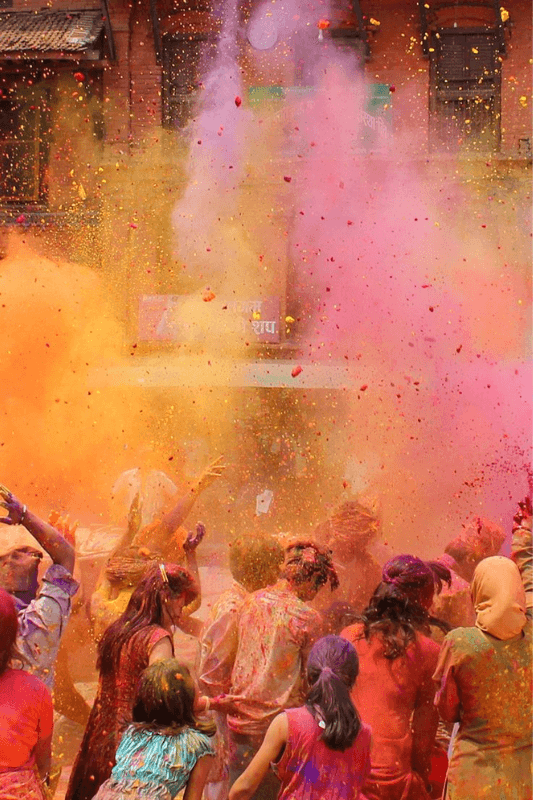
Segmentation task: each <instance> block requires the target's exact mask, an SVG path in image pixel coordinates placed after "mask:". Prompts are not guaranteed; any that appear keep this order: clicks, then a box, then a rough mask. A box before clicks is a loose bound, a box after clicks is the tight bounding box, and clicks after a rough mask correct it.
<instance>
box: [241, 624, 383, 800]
mask: <svg viewBox="0 0 533 800" xmlns="http://www.w3.org/2000/svg"><path fill="white" fill-rule="evenodd" d="M358 671H359V661H358V658H357V653H356V651H355V648H354V647H353V645H351V644H350V643H349V642H347V641H346V640H345V639H342V638H341V637H340V636H325V637H324V638H323V639H319V640H318V642H316V644H315V645H314V646H313V648H312V649H311V652H310V653H309V658H308V660H307V685H308V686H309V690H308V692H307V697H306V700H305V705H303V706H301V707H299V708H289V709H286V710H285V711H284V712H283V713H281V714H279V715H278V716H277V717H275V718H274V720H273V721H272V722H271V724H270V727H269V728H268V730H267V733H266V735H265V738H264V740H263V743H262V745H261V747H260V748H259V751H258V752H257V754H256V755H255V756H254V758H253V759H252V762H251V763H250V765H249V766H248V767H247V769H246V770H245V771H244V772H243V774H242V775H241V776H240V777H239V778H237V780H236V781H235V783H234V784H233V786H232V787H231V790H230V794H229V800H250V798H251V797H252V795H254V793H255V792H256V790H257V788H258V786H259V785H260V783H261V781H262V779H263V778H264V776H265V775H266V774H267V772H268V770H269V768H270V766H272V769H273V770H274V772H275V773H276V775H277V776H278V778H279V780H280V782H281V789H280V793H279V795H278V797H279V800H289V798H290V800H323V799H324V798H328V800H358V798H359V797H362V795H361V794H360V790H361V787H362V785H363V784H364V782H365V779H366V777H367V775H368V773H369V771H370V739H371V732H370V728H369V727H368V725H365V724H363V723H362V722H361V720H360V718H359V714H358V713H357V709H356V708H355V706H354V704H353V701H352V699H351V697H350V691H351V690H352V689H353V686H354V683H355V680H356V678H357V673H358Z"/></svg>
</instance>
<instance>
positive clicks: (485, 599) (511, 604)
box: [471, 556, 527, 641]
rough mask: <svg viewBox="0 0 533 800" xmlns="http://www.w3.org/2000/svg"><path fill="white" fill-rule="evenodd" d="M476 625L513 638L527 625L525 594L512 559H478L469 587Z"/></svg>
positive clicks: (492, 633)
mask: <svg viewBox="0 0 533 800" xmlns="http://www.w3.org/2000/svg"><path fill="white" fill-rule="evenodd" d="M471 592H472V602H473V604H474V609H475V612H476V627H478V628H480V629H481V630H482V631H485V632H486V633H490V634H491V636H495V637H496V638H497V639H502V640H504V641H505V640H507V639H513V638H514V637H515V636H518V634H519V633H521V632H522V631H523V629H524V628H525V626H526V622H527V617H526V593H525V590H524V585H523V583H522V576H521V575H520V571H519V569H518V567H517V566H516V564H515V563H514V561H511V559H510V558H505V557H504V556H492V557H491V558H485V559H484V560H483V561H481V562H480V563H479V564H478V565H477V567H476V571H475V573H474V579H473V581H472V586H471Z"/></svg>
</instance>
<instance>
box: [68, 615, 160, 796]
mask: <svg viewBox="0 0 533 800" xmlns="http://www.w3.org/2000/svg"><path fill="white" fill-rule="evenodd" d="M168 636H169V634H168V631H166V630H165V629H164V628H160V627H159V626H157V625H149V626H148V627H146V628H144V629H143V630H140V631H138V632H137V633H136V634H134V635H133V636H132V638H131V639H130V640H129V642H128V643H127V644H126V645H125V646H124V647H123V648H122V652H121V653H120V658H119V663H118V669H117V670H116V671H115V670H113V671H112V672H111V673H110V674H105V675H102V674H100V680H99V683H98V692H97V695H96V699H95V701H94V706H93V709H92V711H91V716H90V717H89V722H88V723H87V728H86V729H85V734H84V736H83V740H82V743H81V746H80V750H79V752H78V755H77V757H76V761H75V762H74V766H73V768H72V773H71V776H70V781H69V785H68V789H67V793H66V795H65V800H90V798H92V797H94V795H95V794H96V792H97V790H98V788H99V787H100V785H101V784H102V783H103V782H104V781H105V780H107V779H108V778H109V776H110V775H111V769H112V768H113V765H114V763H115V753H116V749H117V747H118V745H119V743H120V740H121V737H122V735H123V733H124V731H125V729H126V728H127V727H128V725H130V724H131V721H132V712H133V701H134V697H135V692H136V690H137V683H138V681H139V678H140V676H141V673H142V672H143V670H145V669H146V667H147V666H148V662H149V659H150V653H151V652H152V649H153V648H154V646H155V645H156V644H157V643H158V642H159V641H160V640H161V639H164V638H165V637H168Z"/></svg>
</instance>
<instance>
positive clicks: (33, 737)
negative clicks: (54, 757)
mask: <svg viewBox="0 0 533 800" xmlns="http://www.w3.org/2000/svg"><path fill="white" fill-rule="evenodd" d="M0 630H1V631H2V637H1V640H0V719H1V720H2V724H1V725H0V797H9V798H10V800H18V798H20V800H43V798H44V793H43V787H42V785H41V782H40V781H42V782H43V784H44V783H46V782H47V781H48V775H49V772H50V758H51V747H52V728H53V707H52V698H51V696H50V692H49V691H48V689H47V688H46V686H45V685H44V683H42V682H41V681H40V680H39V679H38V678H36V677H35V676H34V675H30V674H29V673H27V672H23V671H22V670H21V669H13V668H12V667H11V666H10V665H11V664H12V663H15V662H16V661H17V660H18V658H19V654H18V653H17V651H16V647H15V643H16V638H17V631H18V619H17V611H16V608H15V602H14V600H13V598H12V597H11V595H10V594H8V593H7V592H6V591H4V590H3V589H0ZM39 778H40V780H39Z"/></svg>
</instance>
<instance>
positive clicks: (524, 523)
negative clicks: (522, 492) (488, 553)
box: [511, 497, 533, 617]
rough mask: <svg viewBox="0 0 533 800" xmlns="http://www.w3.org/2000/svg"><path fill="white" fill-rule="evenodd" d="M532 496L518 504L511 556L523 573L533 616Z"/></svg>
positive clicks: (530, 612) (529, 608) (527, 598)
mask: <svg viewBox="0 0 533 800" xmlns="http://www.w3.org/2000/svg"><path fill="white" fill-rule="evenodd" d="M531 511H532V509H531V497H526V499H525V500H524V501H523V502H522V503H519V504H518V511H517V512H516V514H515V515H514V518H513V541H512V553H511V557H512V559H513V561H515V563H516V564H517V566H518V569H519V570H520V574H521V575H522V583H523V584H524V589H525V591H526V603H527V615H528V617H532V616H533V544H532V540H531V516H532V513H531Z"/></svg>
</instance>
